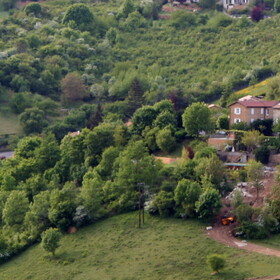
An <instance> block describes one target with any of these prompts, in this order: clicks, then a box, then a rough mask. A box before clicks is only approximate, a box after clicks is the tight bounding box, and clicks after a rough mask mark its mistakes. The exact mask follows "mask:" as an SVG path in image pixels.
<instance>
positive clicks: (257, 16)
mask: <svg viewBox="0 0 280 280" xmlns="http://www.w3.org/2000/svg"><path fill="white" fill-rule="evenodd" d="M250 16H251V19H252V20H253V21H256V22H258V21H260V20H261V19H263V18H264V13H263V8H262V7H260V6H255V7H253V9H252V10H251V13H250Z"/></svg>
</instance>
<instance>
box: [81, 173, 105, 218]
mask: <svg viewBox="0 0 280 280" xmlns="http://www.w3.org/2000/svg"><path fill="white" fill-rule="evenodd" d="M102 187H103V182H102V180H100V179H99V178H98V176H96V175H95V174H94V172H92V171H89V172H88V173H86V174H85V176H84V180H83V186H82V190H81V197H82V199H83V205H84V207H85V209H86V210H87V211H88V212H89V216H90V218H91V219H92V220H97V219H99V218H101V217H102V216H103V215H104V214H105V210H104V208H103V207H102V202H103V195H102Z"/></svg>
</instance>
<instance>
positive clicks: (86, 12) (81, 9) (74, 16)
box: [62, 4, 94, 30]
mask: <svg viewBox="0 0 280 280" xmlns="http://www.w3.org/2000/svg"><path fill="white" fill-rule="evenodd" d="M70 22H74V23H75V25H76V26H77V27H78V28H79V29H81V30H86V29H88V27H89V26H91V25H92V24H93V22H94V16H93V14H92V12H91V11H90V9H89V8H88V7H87V6H86V5H85V4H74V5H72V6H70V7H69V8H68V9H67V10H66V13H65V15H64V17H63V20H62V23H63V24H68V23H70Z"/></svg>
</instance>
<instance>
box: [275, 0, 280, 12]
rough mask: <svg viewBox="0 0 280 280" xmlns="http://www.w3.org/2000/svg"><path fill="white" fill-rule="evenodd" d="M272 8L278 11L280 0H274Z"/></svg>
mask: <svg viewBox="0 0 280 280" xmlns="http://www.w3.org/2000/svg"><path fill="white" fill-rule="evenodd" d="M274 10H275V11H276V12H277V13H279V12H280V0H275V1H274Z"/></svg>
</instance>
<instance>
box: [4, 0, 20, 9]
mask: <svg viewBox="0 0 280 280" xmlns="http://www.w3.org/2000/svg"><path fill="white" fill-rule="evenodd" d="M16 3H17V1H16V0H0V7H1V8H3V10H5V11H8V10H10V9H13V8H14V7H15V6H16Z"/></svg>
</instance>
